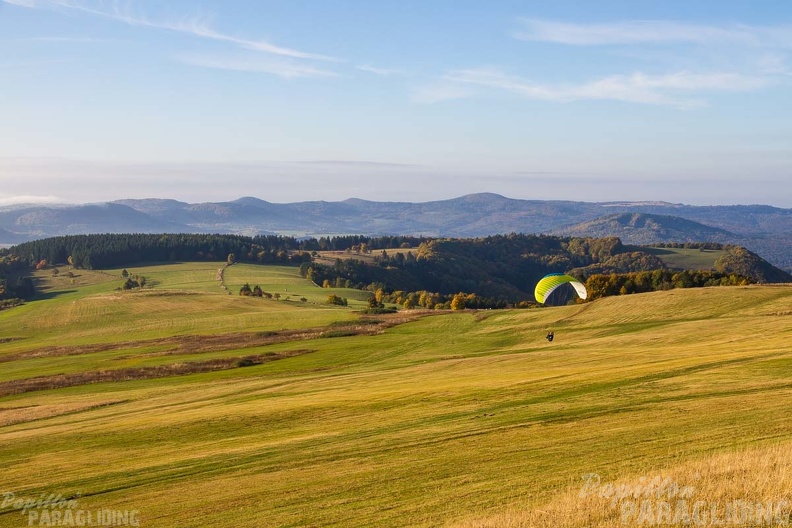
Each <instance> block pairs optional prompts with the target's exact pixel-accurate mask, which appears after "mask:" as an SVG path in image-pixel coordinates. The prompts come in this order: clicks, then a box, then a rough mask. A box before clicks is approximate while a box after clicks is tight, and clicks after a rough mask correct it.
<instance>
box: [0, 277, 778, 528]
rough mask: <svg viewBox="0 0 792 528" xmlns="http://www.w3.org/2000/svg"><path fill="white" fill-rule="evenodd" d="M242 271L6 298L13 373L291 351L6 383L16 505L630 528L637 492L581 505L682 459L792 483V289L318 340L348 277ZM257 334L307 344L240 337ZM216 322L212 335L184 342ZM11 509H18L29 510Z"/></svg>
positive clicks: (278, 521)
mask: <svg viewBox="0 0 792 528" xmlns="http://www.w3.org/2000/svg"><path fill="white" fill-rule="evenodd" d="M219 266H220V264H211V263H210V264H194V263H185V264H178V265H169V266H149V267H145V268H137V269H134V270H133V269H131V268H130V269H129V271H130V272H132V273H136V274H140V275H144V276H145V277H146V278H147V280H148V281H149V284H151V285H152V286H153V287H152V288H151V289H150V290H148V291H144V292H117V291H115V288H117V287H118V285H119V284H120V283H121V279H120V270H110V271H108V272H107V274H105V273H99V272H83V271H81V272H79V273H80V274H85V275H84V276H83V277H81V281H82V282H81V283H80V284H71V283H68V282H67V283H62V282H58V281H61V279H60V277H59V278H58V279H57V281H56V280H53V279H51V278H49V277H47V276H46V275H42V281H43V280H45V279H46V280H47V281H50V282H51V284H50V289H49V290H48V291H46V292H45V295H44V297H45V298H42V299H41V300H38V301H34V302H30V303H28V304H27V305H25V306H22V307H19V308H14V309H12V310H8V311H5V312H0V347H2V352H0V387H2V386H3V385H2V384H3V383H5V384H9V383H10V384H14V383H20V382H22V381H25V380H29V379H30V378H32V377H36V376H56V375H59V374H64V375H68V374H79V373H81V372H93V371H106V370H113V369H123V368H131V367H136V368H138V367H140V368H144V367H154V366H163V365H174V364H185V363H190V362H198V361H206V360H211V359H222V358H237V357H242V356H246V355H251V354H267V353H272V354H283V358H282V359H278V360H277V361H271V362H266V363H262V364H259V365H254V366H248V367H243V368H229V369H225V370H217V371H212V372H200V373H194V374H189V375H179V376H168V377H156V378H152V379H129V380H125V381H124V380H119V381H112V382H103V383H84V384H78V385H74V386H69V387H65V388H60V389H55V390H34V391H30V392H24V393H20V394H12V395H8V396H4V397H0V464H2V466H1V467H2V468H3V473H2V480H0V483H1V484H2V486H0V493H3V492H5V493H6V495H4V496H0V498H3V497H5V498H6V499H8V498H9V497H11V496H10V495H8V494H9V493H13V494H14V497H15V498H16V499H15V500H21V498H28V499H32V500H35V499H38V498H39V497H41V496H42V494H45V495H47V494H50V493H51V494H55V495H58V494H60V495H63V496H66V497H69V496H75V497H76V498H75V499H74V500H75V501H77V504H78V505H77V506H76V508H78V509H84V510H90V511H96V510H98V509H105V510H120V511H124V510H137V511H139V518H140V521H141V522H140V524H141V525H142V526H156V527H160V526H161V527H174V526H184V527H195V526H215V527H237V526H295V527H297V526H317V527H318V526H457V525H458V526H561V525H563V526H618V525H620V524H619V517H618V515H619V511H618V508H615V509H614V508H613V507H609V506H607V505H605V506H603V505H601V504H599V503H593V502H590V501H588V502H587V501H583V500H578V499H575V497H577V494H578V490H580V487H581V482H582V481H581V477H582V475H584V474H587V473H597V474H598V475H600V476H601V478H602V480H603V482H638V481H639V480H640V479H641V478H642V477H646V476H653V475H658V474H666V473H668V474H672V475H674V476H675V478H676V479H677V480H678V481H679V483H680V484H681V485H691V486H693V485H695V487H696V489H698V490H699V494H700V496H701V495H702V494H708V495H706V497H703V498H709V499H710V500H714V498H712V497H714V495H712V494H716V493H717V492H718V490H721V491H723V492H724V493H727V494H731V495H730V496H734V497H736V498H741V497H745V498H746V499H747V498H750V499H751V500H754V499H756V500H780V498H781V497H780V496H776V495H778V494H781V495H784V494H786V495H784V496H786V497H787V498H792V497H788V495H789V493H790V490H792V484H790V479H791V478H792V467H791V466H792V462H790V457H789V456H788V453H789V452H790V450H789V449H790V448H792V424H790V421H789V419H788V409H789V408H790V405H792V347H790V345H789V343H790V341H792V287H789V286H750V287H730V288H725V287H723V288H706V289H695V290H693V289H691V290H671V291H665V292H656V293H651V294H642V295H631V296H624V297H611V298H605V299H600V300H597V301H595V302H591V303H586V304H581V305H577V306H567V307H560V308H547V309H534V310H522V311H516V310H515V311H480V312H464V313H450V312H445V313H440V314H425V315H424V316H422V317H418V318H417V319H414V320H406V319H404V320H403V321H404V322H402V324H397V325H395V326H391V327H390V328H384V327H383V329H382V330H381V331H377V332H373V333H370V334H367V335H349V336H346V337H334V338H327V337H321V334H320V335H317V334H309V333H306V334H305V335H304V336H303V338H301V337H300V335H299V334H288V336H287V334H286V333H287V332H288V331H295V332H296V331H301V330H303V329H307V328H314V329H315V328H329V329H333V328H340V327H341V326H340V325H348V324H349V323H350V322H355V321H356V320H358V319H359V318H360V316H359V315H357V314H356V313H355V312H354V307H349V308H338V307H328V306H324V305H322V304H321V303H322V301H323V300H324V299H325V298H326V296H327V295H328V293H329V292H331V291H335V290H327V289H321V288H317V287H316V286H315V285H312V284H310V283H308V282H306V281H304V280H303V279H301V278H300V277H299V275H298V274H297V272H296V270H295V269H294V268H283V267H264V266H247V265H245V266H243V265H235V266H232V267H230V268H229V269H228V270H226V272H225V283H226V284H227V286H228V288H229V290H230V291H232V292H234V291H238V287H239V286H240V285H241V284H243V283H244V282H249V283H250V284H251V285H254V284H260V285H261V286H262V288H264V289H265V290H267V291H280V292H281V294H282V296H284V297H285V296H286V295H289V296H290V297H291V298H292V299H295V298H296V299H299V298H300V297H303V296H304V297H306V298H307V299H308V302H301V301H295V300H290V301H285V300H281V301H274V300H264V299H249V298H240V297H239V296H238V295H228V293H226V292H225V291H224V290H222V289H221V288H220V286H219V283H218V282H217V281H216V270H217V268H218V267H219ZM355 293H357V294H359V292H355ZM339 294H345V295H346V294H348V295H349V297H350V298H353V292H340V293H339ZM357 302H360V305H361V306H362V304H363V303H362V301H357ZM351 304H354V303H351ZM394 322H398V321H394ZM370 323H371V322H370ZM375 323H376V321H375ZM360 324H362V322H361V323H360ZM548 329H553V330H554V331H555V334H556V339H555V341H553V342H552V343H548V342H547V341H546V340H545V339H544V335H545V333H546V331H547V330H548ZM253 333H258V334H257V335H261V336H269V335H270V333H280V334H273V335H274V336H275V337H276V338H277V337H279V336H287V337H288V339H286V338H284V339H282V340H278V339H274V342H272V343H268V344H262V345H260V346H245V347H242V346H240V344H241V343H242V341H243V340H244V338H245V336H246V335H250V334H253ZM194 334H198V335H201V336H204V338H203V339H204V341H206V344H207V346H205V347H201V346H200V345H201V338H197V340H196V341H190V346H189V347H186V348H184V347H183V348H178V347H177V345H179V343H181V341H179V340H180V339H185V336H190V335H194ZM218 335H220V336H223V335H227V336H228V339H227V340H222V339H221V340H219V341H218V342H217V343H215V342H214V341H212V340H211V339H210V338H212V336H215V337H214V338H216V336H218ZM326 335H329V334H326ZM341 335H343V334H341ZM181 344H184V343H181ZM253 344H254V345H255V343H253ZM209 345H211V346H209ZM190 347H194V348H190ZM294 351H300V354H299V355H295V356H294V357H287V356H288V354H289V353H290V352H294ZM278 357H281V356H278ZM744 453H748V455H746V454H744ZM729 456H732V457H736V458H734V460H738V461H742V462H741V463H742V465H740V464H737V463H736V462H734V460H733V459H731V458H728V457H729ZM724 457H726V458H724ZM751 461H753V462H751ZM679 479H682V480H679ZM702 479H703V480H702ZM752 479H754V480H756V479H759V480H760V481H761V482H765V483H767V482H773V483H775V484H776V487H775V488H774V487H768V486H764V487H762V486H759V485H755V483H754V480H752ZM757 493H758V494H759V495H758V496H757ZM763 493H772V494H775V495H773V496H772V497H771V496H764V495H762V494H763ZM5 502H7V503H8V504H6V505H5V506H4V507H3V508H0V526H2V527H5V526H8V527H11V526H27V525H28V521H29V518H28V516H27V514H26V515H22V514H21V513H20V511H18V509H16V508H15V507H14V505H13V501H9V500H6V501H5ZM40 510H41V509H38V510H36V511H37V512H38V513H40ZM536 512H540V513H541V512H544V513H543V514H542V515H544V517H542V515H540V514H537V513H536ZM537 515H539V517H537ZM598 523H599V524H598Z"/></svg>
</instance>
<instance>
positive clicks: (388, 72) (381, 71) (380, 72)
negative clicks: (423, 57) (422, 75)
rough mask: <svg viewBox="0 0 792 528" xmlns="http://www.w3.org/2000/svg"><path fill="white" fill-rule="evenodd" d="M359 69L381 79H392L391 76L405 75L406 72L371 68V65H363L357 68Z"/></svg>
mask: <svg viewBox="0 0 792 528" xmlns="http://www.w3.org/2000/svg"><path fill="white" fill-rule="evenodd" d="M357 69H358V70H360V71H364V72H368V73H373V74H375V75H379V76H381V77H390V76H391V75H404V71H402V70H397V69H393V68H377V67H375V66H371V65H370V64H362V65H360V66H357Z"/></svg>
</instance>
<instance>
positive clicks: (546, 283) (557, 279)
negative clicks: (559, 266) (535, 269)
mask: <svg viewBox="0 0 792 528" xmlns="http://www.w3.org/2000/svg"><path fill="white" fill-rule="evenodd" d="M564 284H569V285H571V286H572V287H573V288H575V291H576V292H577V294H578V296H579V297H580V298H581V299H583V300H585V299H586V297H587V296H588V292H586V287H585V286H583V283H582V282H580V281H579V280H577V279H576V278H574V277H570V276H569V275H565V274H563V273H551V274H549V275H545V276H544V277H542V280H540V281H539V282H538V283H537V284H536V289H535V290H534V297H536V302H538V303H541V304H544V303H545V300H547V298H548V297H550V294H551V293H553V291H554V290H555V289H556V288H558V287H559V286H563V285H564Z"/></svg>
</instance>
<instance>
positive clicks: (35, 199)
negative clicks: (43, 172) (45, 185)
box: [0, 194, 63, 206]
mask: <svg viewBox="0 0 792 528" xmlns="http://www.w3.org/2000/svg"><path fill="white" fill-rule="evenodd" d="M61 202H63V200H62V199H60V198H58V197H57V196H40V195H32V194H28V195H12V194H0V206H4V205H19V204H53V203H61Z"/></svg>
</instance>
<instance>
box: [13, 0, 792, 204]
mask: <svg viewBox="0 0 792 528" xmlns="http://www.w3.org/2000/svg"><path fill="white" fill-rule="evenodd" d="M0 43H2V45H0V205H2V204H8V203H14V202H23V201H24V202H29V201H44V202H46V201H68V202H86V201H100V200H113V199H120V198H143V197H160V198H175V199H180V200H186V201H193V202H195V201H220V200H228V199H234V198H237V197H240V196H246V195H251V196H257V197H259V198H262V199H265V200H269V201H274V202H291V201H302V200H342V199H345V198H349V197H359V198H366V199H373V200H388V201H427V200H434V199H443V198H452V197H456V196H460V195H463V194H467V193H472V192H496V193H500V194H503V195H506V196H509V197H514V198H525V199H563V200H582V201H615V200H618V201H621V200H663V201H670V202H679V203H691V204H703V205H708V204H732V203H765V204H771V205H776V206H780V207H792V184H790V183H789V182H790V175H792V170H791V169H792V91H790V88H791V87H792V68H791V67H790V64H792V63H791V62H790V54H792V2H788V1H761V0H757V1H753V2H729V1H717V2H716V1H711V2H708V1H698V2H690V1H662V2H661V1H657V2H648V1H647V2H643V1H640V2H639V1H620V2H617V1H593V0H592V1H575V2H573V1H566V2H565V1H553V2H545V1H509V0H503V1H492V2H488V1H483V0H479V1H465V0H456V1H440V0H436V1H432V0H423V1H411V0H407V1H404V0H400V1H389V0H382V1H369V0H356V1H351V0H347V1H342V0H338V1H333V0H305V1H300V0H281V1H275V0H272V1H267V0H259V1H253V0H250V1H245V0H225V1H219V0H203V1H200V2H195V1H178V0H174V1H167V2H162V1H156V2H155V1H131V0H129V1H107V0H105V1H101V0H0Z"/></svg>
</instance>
